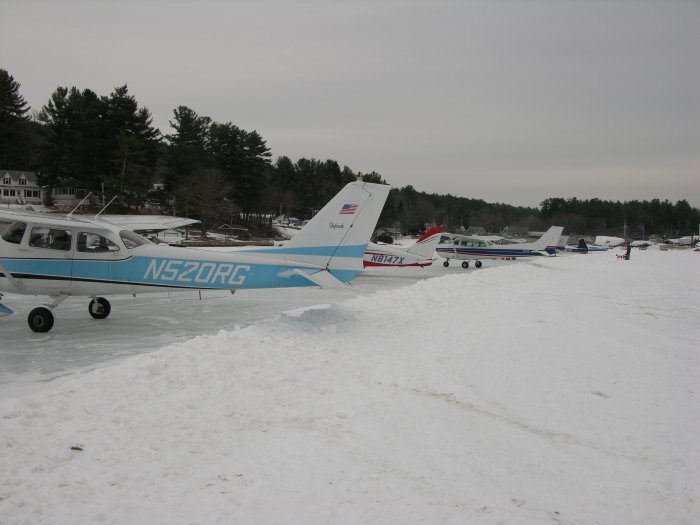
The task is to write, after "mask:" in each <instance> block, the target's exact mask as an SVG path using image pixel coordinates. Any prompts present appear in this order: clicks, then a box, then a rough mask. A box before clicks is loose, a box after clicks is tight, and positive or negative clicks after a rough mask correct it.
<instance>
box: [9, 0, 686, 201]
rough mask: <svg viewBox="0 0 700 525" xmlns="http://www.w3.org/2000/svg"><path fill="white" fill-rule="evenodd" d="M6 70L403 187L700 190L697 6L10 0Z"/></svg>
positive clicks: (492, 196)
mask: <svg viewBox="0 0 700 525" xmlns="http://www.w3.org/2000/svg"><path fill="white" fill-rule="evenodd" d="M0 67H1V68H5V69H7V70H8V71H9V72H10V73H11V74H12V75H13V76H14V77H15V79H16V80H17V81H18V82H20V83H21V84H22V88H21V93H22V94H23V96H24V97H25V99H26V100H27V101H28V102H29V103H30V105H31V106H32V108H35V109H39V108H40V107H41V106H42V105H44V104H45V103H46V102H47V101H48V98H49V96H50V95H51V93H52V91H53V90H54V89H55V88H56V86H58V85H62V86H77V87H79V88H81V89H84V88H89V89H92V90H93V91H95V92H97V93H98V94H100V95H106V94H108V93H109V92H110V91H111V90H112V88H113V87H114V86H117V85H121V84H127V85H128V86H129V90H130V92H131V93H132V94H133V95H135V96H136V99H137V100H138V101H139V103H140V104H141V105H143V106H145V107H147V108H148V109H149V110H150V111H151V112H152V113H153V115H154V123H155V125H156V126H157V127H158V128H160V130H161V132H163V133H164V134H165V133H168V132H169V131H170V129H169V125H168V120H169V119H171V118H172V110H173V108H175V107H176V106H178V105H186V106H189V107H191V108H192V109H194V110H195V111H197V112H198V113H199V114H201V115H207V116H210V117H211V118H212V119H213V120H215V121H218V122H228V121H231V122H233V123H234V124H236V125H238V126H240V127H243V128H244V129H247V130H249V131H250V130H253V129H256V130H258V132H259V133H260V134H261V135H262V136H263V137H264V138H265V139H266V140H267V143H268V146H269V147H270V148H271V149H272V153H273V156H274V158H276V157H278V156H280V155H287V156H289V157H291V158H292V159H293V160H296V159H298V158H299V157H315V158H319V159H327V158H331V159H335V160H337V161H338V162H339V163H340V164H341V166H343V165H347V166H349V167H350V168H352V169H353V170H355V171H358V170H359V171H365V172H366V171H371V170H376V171H378V172H380V173H381V174H382V175H383V176H384V177H385V178H386V179H387V180H388V181H389V182H390V183H391V184H392V185H394V186H404V185H407V184H412V185H413V186H415V187H416V188H417V189H420V190H425V191H430V192H439V193H447V192H449V193H452V194H455V195H462V196H467V197H475V198H483V199H486V200H488V201H499V202H507V203H511V204H524V205H538V204H539V203H540V202H541V201H542V200H543V199H544V198H546V197H550V196H563V197H573V196H577V197H581V198H590V197H600V198H605V199H621V200H626V199H634V198H638V199H642V198H653V197H659V198H662V199H663V198H668V199H671V200H677V199H681V198H686V199H688V200H689V201H690V202H691V203H692V204H694V205H696V206H698V205H700V2H699V1H691V0H687V1H674V0H667V1H661V0H660V1H657V2H652V1H646V2H645V1H634V2H631V1H629V2H628V1H617V0H607V1H600V2H598V1H592V0H586V1H584V0H580V1H576V0H568V1H565V0H529V1H526V0H516V1H502V0H483V1H477V0H461V1H454V2H450V1H443V2H439V1H424V2H382V1H367V2H365V1H352V0H346V1H307V2H297V1H280V2H273V1H264V0H257V1H251V2H236V1H226V2H223V1H222V2H214V1H191V2H173V1H168V2H166V1H146V0H141V1H139V2H129V1H125V0H121V1H118V2H116V1H115V2H109V1H101V2H100V1H97V0H92V1H87V0H86V1H61V0H54V1H34V0H23V1H21V2H14V1H7V0H0Z"/></svg>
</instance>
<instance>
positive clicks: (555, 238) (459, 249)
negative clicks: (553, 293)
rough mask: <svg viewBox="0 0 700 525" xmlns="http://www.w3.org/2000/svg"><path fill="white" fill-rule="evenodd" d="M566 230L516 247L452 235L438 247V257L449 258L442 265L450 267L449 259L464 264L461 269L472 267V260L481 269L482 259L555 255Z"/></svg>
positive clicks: (549, 232) (556, 228) (552, 231)
mask: <svg viewBox="0 0 700 525" xmlns="http://www.w3.org/2000/svg"><path fill="white" fill-rule="evenodd" d="M563 231H564V228H563V227H561V226H552V227H551V228H550V229H549V230H547V231H546V232H545V233H544V235H542V237H540V238H539V239H537V240H536V241H535V242H524V243H517V244H494V243H492V242H489V241H484V240H481V239H479V238H477V237H467V236H464V235H457V234H454V233H450V234H447V235H443V237H442V240H441V241H440V244H438V247H437V253H438V255H439V256H441V257H443V258H444V259H446V261H445V262H443V263H442V265H443V266H445V267H448V266H449V265H450V259H457V260H461V261H462V268H469V261H475V263H474V266H476V267H477V268H481V259H489V258H490V259H507V260H510V259H520V258H522V257H533V256H542V255H550V256H551V255H555V254H556V248H557V245H558V243H559V239H560V238H561V233H562V232H563Z"/></svg>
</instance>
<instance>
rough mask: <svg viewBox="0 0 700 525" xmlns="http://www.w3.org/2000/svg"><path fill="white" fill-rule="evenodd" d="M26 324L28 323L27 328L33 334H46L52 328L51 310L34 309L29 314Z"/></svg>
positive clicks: (41, 307)
mask: <svg viewBox="0 0 700 525" xmlns="http://www.w3.org/2000/svg"><path fill="white" fill-rule="evenodd" d="M27 323H29V328H31V329H32V331H33V332H39V333H43V332H48V331H49V330H51V329H52V328H53V314H52V313H51V310H49V309H48V308H44V307H43V306H40V307H39V308H34V310H32V311H31V312H29V317H27Z"/></svg>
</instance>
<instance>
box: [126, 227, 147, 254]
mask: <svg viewBox="0 0 700 525" xmlns="http://www.w3.org/2000/svg"><path fill="white" fill-rule="evenodd" d="M119 237H121V239H122V242H123V243H124V246H126V247H127V248H128V249H129V250H133V249H134V248H138V247H139V246H143V245H144V244H151V243H150V241H148V240H147V239H144V238H143V237H141V236H140V235H139V234H138V233H134V232H132V231H129V230H122V231H120V232H119Z"/></svg>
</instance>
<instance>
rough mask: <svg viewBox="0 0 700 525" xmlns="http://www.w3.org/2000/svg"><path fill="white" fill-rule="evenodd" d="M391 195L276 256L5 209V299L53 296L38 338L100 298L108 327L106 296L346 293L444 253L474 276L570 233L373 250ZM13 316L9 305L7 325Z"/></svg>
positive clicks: (0, 243) (325, 224)
mask: <svg viewBox="0 0 700 525" xmlns="http://www.w3.org/2000/svg"><path fill="white" fill-rule="evenodd" d="M389 189H390V187H389V186H387V185H381V184H372V183H365V182H362V181H356V182H352V183H350V184H348V185H347V186H345V187H344V188H343V189H342V190H341V191H340V192H339V193H338V194H337V195H336V196H335V197H334V198H333V199H332V200H331V201H330V202H329V203H328V204H326V206H324V207H323V209H322V210H321V211H320V212H318V213H317V214H316V215H315V216H314V217H313V219H311V220H310V221H309V222H308V223H307V224H306V225H305V226H304V227H303V228H302V229H301V230H299V231H298V233H296V235H295V236H294V237H293V238H292V239H291V240H289V241H287V242H285V243H284V244H281V245H278V246H267V247H262V246H248V247H240V248H227V249H207V248H198V249H194V248H183V247H174V246H167V245H155V244H153V243H152V242H150V241H148V240H147V239H145V238H144V237H141V236H140V235H138V234H136V233H135V232H134V231H133V229H134V224H135V222H134V218H133V217H125V216H121V217H120V216H109V217H108V218H105V217H100V216H99V215H100V214H98V215H96V216H85V215H78V216H76V215H72V214H68V215H57V214H46V213H28V212H21V211H9V210H8V211H5V210H2V211H0V219H1V220H4V221H9V222H11V225H10V226H9V227H8V228H7V229H6V230H5V231H4V233H3V234H2V236H1V237H0V292H2V291H5V292H13V293H18V294H27V295H36V296H48V297H49V298H50V301H49V302H48V303H46V304H43V305H42V306H39V307H37V308H34V309H33V310H32V311H31V312H30V313H29V316H28V323H29V326H30V328H31V329H32V330H34V331H35V332H47V331H49V330H50V329H51V328H52V327H53V325H54V316H53V313H52V312H53V310H54V309H55V308H56V307H57V306H58V305H59V304H60V303H61V302H62V301H64V300H65V299H66V298H67V297H69V296H87V297H90V299H91V300H90V303H89V306H88V311H89V313H90V315H91V316H92V317H93V318H95V319H104V318H106V317H107V316H109V314H110V310H111V306H110V303H109V301H107V299H105V298H104V297H102V296H103V295H118V294H133V295H136V294H141V293H149V292H162V291H169V290H182V289H190V290H230V291H231V292H234V291H235V290H238V289H246V288H279V287H299V286H319V287H322V288H329V287H342V286H345V285H346V284H347V283H349V282H350V281H351V280H352V279H353V278H354V277H355V276H356V275H357V274H358V273H359V272H361V271H362V270H363V268H364V267H406V266H418V267H422V266H429V265H431V264H432V263H433V258H434V254H435V252H437V253H438V255H441V256H442V257H444V258H445V259H446V261H445V262H444V263H443V264H444V265H445V266H449V262H450V259H457V260H462V261H463V262H462V266H463V267H465V268H466V267H468V266H469V261H470V260H474V261H475V265H476V266H477V267H480V266H481V265H482V264H481V259H485V258H506V259H515V258H521V257H530V256H542V255H552V254H553V253H554V251H553V249H554V247H556V245H557V243H558V241H559V238H560V236H561V233H562V229H563V228H561V227H552V228H550V229H549V230H548V231H547V232H546V233H545V235H543V237H542V238H541V239H539V240H538V241H536V242H534V243H525V244H516V245H496V244H493V243H490V242H487V241H482V240H474V239H472V238H469V237H464V236H459V235H453V234H445V233H444V232H443V230H442V229H439V228H434V229H431V230H429V231H428V232H427V233H426V234H425V235H423V237H421V238H420V239H418V241H417V242H416V243H415V244H414V245H413V246H411V247H408V248H405V247H399V246H393V245H384V244H375V243H371V242H369V241H368V240H369V238H370V236H371V234H372V232H373V231H374V228H375V226H376V224H377V220H378V219H379V215H380V213H381V211H382V208H383V207H384V203H385V201H386V198H387V196H388V193H389ZM143 220H145V219H143V218H139V219H138V221H141V222H142V221H143ZM138 221H137V222H138ZM169 225H170V223H169V222H168V225H166V224H163V227H165V228H167V227H169ZM1 298H2V293H0V299H1ZM11 313H12V310H11V309H10V308H8V307H7V306H5V305H3V304H0V316H4V315H9V314H11Z"/></svg>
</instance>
